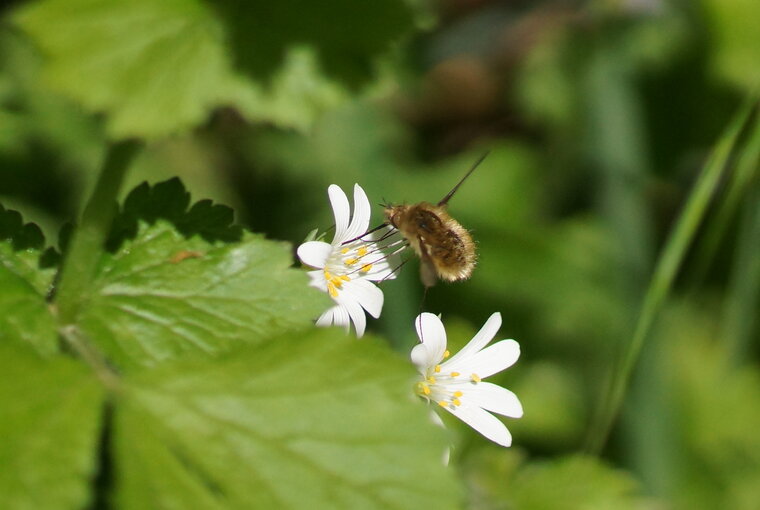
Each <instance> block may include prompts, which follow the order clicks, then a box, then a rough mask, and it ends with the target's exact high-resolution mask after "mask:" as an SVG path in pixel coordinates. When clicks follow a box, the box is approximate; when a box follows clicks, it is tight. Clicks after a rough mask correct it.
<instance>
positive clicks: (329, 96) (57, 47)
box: [14, 0, 412, 138]
mask: <svg viewBox="0 0 760 510" xmlns="http://www.w3.org/2000/svg"><path fill="white" fill-rule="evenodd" d="M330 7H331V9H330V11H329V12H328V11H326V10H325V9H324V7H323V6H320V5H316V4H315V5H312V4H311V3H309V2H294V1H287V2H275V3H272V2H227V3H216V2H214V3H210V5H207V4H206V3H205V2H201V1H199V0H169V1H163V2H154V1H151V0H135V1H124V0H121V1H109V0H44V1H41V2H35V3H32V4H30V5H28V6H25V7H23V8H21V9H19V10H18V11H17V12H16V15H15V17H14V20H15V22H16V24H17V25H19V26H20V27H21V29H22V30H24V31H25V32H26V33H27V34H28V35H29V36H31V38H32V40H33V41H34V42H35V43H36V44H37V46H38V47H39V48H40V50H41V51H42V53H43V54H44V55H45V56H46V57H47V61H46V64H45V66H44V70H43V76H44V78H46V82H47V83H48V84H49V85H50V86H52V88H53V89H55V90H57V91H59V92H61V93H63V94H65V95H67V96H69V97H71V98H73V99H75V100H76V101H79V102H80V103H81V104H82V105H84V106H85V108H86V109H87V110H90V111H92V112H98V113H99V112H104V113H107V114H108V117H107V123H106V126H107V130H108V132H109V134H110V135H111V136H112V137H114V138H127V137H132V136H137V137H144V138H155V137H160V136H164V135H166V134H170V133H174V132H177V131H182V130H185V129H188V128H191V127H193V126H195V125H197V124H199V123H201V122H203V121H205V120H206V118H207V116H208V114H209V112H210V111H211V110H212V109H213V108H216V107H220V106H233V107H237V108H238V109H240V111H241V112H243V114H244V115H246V116H247V117H248V118H250V119H252V120H258V121H270V122H274V123H276V124H278V125H280V126H284V127H295V128H301V129H303V128H306V127H308V126H309V125H310V124H311V122H313V120H314V119H315V118H316V117H317V115H319V114H320V113H321V112H322V111H324V110H325V109H327V108H329V107H331V106H334V105H335V104H337V103H338V102H340V101H342V100H343V99H345V97H346V93H345V91H344V89H343V88H342V87H341V86H340V84H339V83H337V82H335V81H333V80H331V79H329V78H328V77H326V76H324V74H323V73H322V72H321V71H320V66H319V63H321V64H322V65H321V67H322V68H324V69H325V70H326V71H327V72H328V73H329V74H330V75H331V76H333V77H336V78H338V79H340V80H343V81H345V82H348V84H358V83H360V82H363V81H366V80H367V79H368V78H369V77H370V74H371V73H370V71H371V68H372V62H373V60H374V59H375V57H376V56H377V55H378V54H379V53H381V52H383V51H385V50H387V49H388V48H389V46H390V44H391V43H392V42H393V41H394V40H395V39H397V38H398V36H399V35H400V34H402V33H404V32H405V31H407V30H408V29H409V28H411V24H412V16H411V11H410V10H409V9H408V8H407V7H406V5H405V3H404V2H403V0H375V1H373V2H361V3H356V2H349V1H346V0H344V1H342V2H340V3H339V4H338V5H335V4H334V3H333V4H331V5H330ZM212 9H218V10H219V13H217V12H214V11H213V10H212ZM220 13H221V18H222V19H220V17H219V14H220ZM230 40H232V41H233V43H234V44H233V45H232V46H230V44H229V41H230ZM231 53H235V55H234V57H235V60H237V63H238V64H240V65H241V67H242V68H243V70H244V71H248V72H249V74H251V75H252V76H249V77H245V76H244V75H243V74H241V73H239V72H238V71H237V70H235V69H234V68H233V65H232V64H233V63H232V60H233V57H232V56H231V55H230V54H231ZM317 59H319V62H317Z"/></svg>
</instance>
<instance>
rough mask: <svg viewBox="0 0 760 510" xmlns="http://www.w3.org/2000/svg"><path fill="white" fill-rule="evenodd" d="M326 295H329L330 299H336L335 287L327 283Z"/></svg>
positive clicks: (336, 291)
mask: <svg viewBox="0 0 760 510" xmlns="http://www.w3.org/2000/svg"><path fill="white" fill-rule="evenodd" d="M327 293H328V294H330V297H334V298H336V297H338V290H337V289H336V288H335V285H333V284H332V283H330V282H327Z"/></svg>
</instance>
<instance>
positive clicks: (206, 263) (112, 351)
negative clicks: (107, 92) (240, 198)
mask: <svg viewBox="0 0 760 510" xmlns="http://www.w3.org/2000/svg"><path fill="white" fill-rule="evenodd" d="M189 203H190V197H189V195H188V194H187V193H186V192H185V190H184V188H183V187H182V185H181V183H180V182H179V181H178V180H176V179H173V180H171V181H167V182H165V183H161V184H158V185H156V186H154V187H149V186H147V185H142V186H139V187H138V188H136V189H135V190H134V191H133V192H132V193H131V194H130V196H129V197H128V198H127V200H126V202H125V206H124V210H123V212H122V214H121V215H120V216H119V217H118V219H117V220H116V223H115V224H116V227H115V229H116V231H117V234H115V235H114V237H112V239H111V240H110V242H109V244H110V245H112V247H114V248H115V249H116V251H115V252H114V253H105V254H104V255H103V256H102V258H101V262H100V265H99V268H98V275H97V276H96V278H95V280H94V284H93V285H94V288H93V289H92V290H91V295H90V298H89V301H88V303H87V304H86V306H85V307H84V310H83V312H82V314H81V315H80V318H79V325H80V327H81V328H82V330H83V331H84V332H85V333H86V334H87V336H88V337H89V338H91V339H92V341H93V342H94V343H95V344H96V345H97V346H98V348H99V349H100V350H101V351H102V352H104V353H105V355H106V356H107V357H108V358H109V359H111V361H113V362H115V363H116V364H117V365H119V366H121V367H122V368H126V367H130V366H136V365H142V366H151V365H155V364H157V363H160V362H163V361H166V360H168V359H173V358H177V357H180V356H182V355H185V354H188V353H206V354H213V353H217V352H219V351H222V350H225V349H227V348H229V347H231V346H234V345H237V344H240V343H257V342H259V341H261V340H262V339H264V338H266V337H268V336H271V335H276V334H281V333H284V332H286V331H289V330H292V329H296V328H304V327H307V326H308V325H310V324H311V321H312V320H313V319H314V318H315V317H317V316H318V315H319V313H321V312H322V311H324V310H325V309H327V308H328V307H329V304H330V300H329V298H328V297H327V295H326V294H324V293H322V292H319V291H318V290H316V289H313V288H310V287H308V278H307V277H306V274H305V273H304V272H303V271H300V270H297V269H292V268H291V267H290V266H291V265H292V263H293V258H292V254H291V249H290V246H289V245H288V244H286V243H278V242H273V241H267V240H265V239H263V238H262V237H260V236H256V235H252V234H244V233H243V231H242V229H240V228H239V227H237V226H234V225H231V224H230V222H231V221H232V211H231V210H230V209H229V208H227V207H224V206H220V205H214V204H212V203H211V202H209V201H201V202H198V203H196V204H195V205H193V206H192V207H190V208H189V209H187V208H188V206H189ZM235 239H239V241H237V242H235Z"/></svg>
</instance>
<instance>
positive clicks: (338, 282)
mask: <svg viewBox="0 0 760 510" xmlns="http://www.w3.org/2000/svg"><path fill="white" fill-rule="evenodd" d="M330 283H332V284H333V285H334V286H335V287H337V288H341V287H342V286H343V280H341V279H340V278H338V277H337V276H333V277H332V278H330Z"/></svg>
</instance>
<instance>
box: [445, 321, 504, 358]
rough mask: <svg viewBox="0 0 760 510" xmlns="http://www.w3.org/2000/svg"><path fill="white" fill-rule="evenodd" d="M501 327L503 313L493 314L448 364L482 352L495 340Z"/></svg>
mask: <svg viewBox="0 0 760 510" xmlns="http://www.w3.org/2000/svg"><path fill="white" fill-rule="evenodd" d="M500 327H501V313H499V312H495V313H493V314H491V316H490V317H489V318H488V320H487V321H486V323H485V324H483V327H482V328H480V331H478V332H477V333H476V334H475V336H474V337H472V340H470V341H469V342H468V343H467V345H465V346H464V347H463V348H462V350H461V351H459V352H458V353H456V354H455V355H454V356H453V357H452V358H451V359H450V360H448V363H455V362H456V361H457V360H460V359H464V358H467V357H469V356H472V355H473V354H475V353H476V352H478V351H479V350H481V349H482V348H483V347H485V346H486V345H488V343H489V342H490V341H491V340H492V339H493V337H494V336H495V335H496V333H497V332H498V331H499V328H500Z"/></svg>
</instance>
